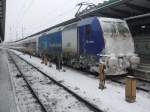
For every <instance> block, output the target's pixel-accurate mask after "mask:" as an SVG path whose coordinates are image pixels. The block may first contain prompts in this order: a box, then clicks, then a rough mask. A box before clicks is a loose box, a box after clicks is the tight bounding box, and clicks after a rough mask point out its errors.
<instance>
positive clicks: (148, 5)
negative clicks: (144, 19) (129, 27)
mask: <svg viewBox="0 0 150 112" xmlns="http://www.w3.org/2000/svg"><path fill="white" fill-rule="evenodd" d="M148 13H150V0H109V1H106V2H104V3H103V4H99V5H97V6H96V7H95V8H93V9H92V8H91V9H88V10H83V11H82V12H80V13H79V16H80V17H85V16H94V15H98V16H107V17H115V18H129V17H134V16H138V15H143V14H148Z"/></svg>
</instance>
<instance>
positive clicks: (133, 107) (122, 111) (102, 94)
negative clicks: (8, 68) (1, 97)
mask: <svg viewBox="0 0 150 112" xmlns="http://www.w3.org/2000/svg"><path fill="white" fill-rule="evenodd" d="M13 52H15V53H16V54H18V55H19V56H20V57H22V58H24V59H25V60H27V61H28V62H30V63H32V64H33V65H34V66H36V67H38V68H39V69H40V70H42V71H44V72H45V73H47V74H48V75H50V76H51V77H53V78H55V79H56V80H57V81H61V82H62V83H63V84H64V85H65V86H67V87H69V88H70V89H71V90H73V91H74V92H76V93H78V94H79V95H80V96H82V97H83V98H85V99H87V100H89V101H90V102H92V103H94V104H95V105H97V106H98V107H99V108H100V109H102V110H104V111H105V112H150V93H145V92H142V91H137V96H136V102H135V103H128V102H126V101H125V87H124V86H123V85H119V84H116V83H112V82H110V81H106V89H104V90H99V89H98V84H99V81H98V79H96V78H92V77H89V76H86V75H83V74H82V73H79V72H76V71H74V70H71V69H68V68H64V69H66V72H63V71H57V70H56V69H55V65H53V66H52V67H51V68H50V67H48V66H46V65H43V64H41V60H40V59H39V58H36V57H32V58H30V56H29V55H27V54H26V55H25V54H23V53H20V52H18V51H13Z"/></svg>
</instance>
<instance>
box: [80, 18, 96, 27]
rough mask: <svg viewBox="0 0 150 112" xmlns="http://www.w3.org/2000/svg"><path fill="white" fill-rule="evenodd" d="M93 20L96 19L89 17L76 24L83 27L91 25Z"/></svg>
mask: <svg viewBox="0 0 150 112" xmlns="http://www.w3.org/2000/svg"><path fill="white" fill-rule="evenodd" d="M95 18H96V17H89V18H85V19H82V20H81V21H79V22H78V25H77V26H84V25H87V24H91V23H92V22H93V20H94V19H95Z"/></svg>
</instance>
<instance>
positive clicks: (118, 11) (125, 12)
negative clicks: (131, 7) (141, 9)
mask: <svg viewBox="0 0 150 112" xmlns="http://www.w3.org/2000/svg"><path fill="white" fill-rule="evenodd" d="M110 9H111V10H112V11H114V12H116V13H119V14H121V15H126V16H130V15H131V13H130V12H128V11H124V10H120V9H116V8H110Z"/></svg>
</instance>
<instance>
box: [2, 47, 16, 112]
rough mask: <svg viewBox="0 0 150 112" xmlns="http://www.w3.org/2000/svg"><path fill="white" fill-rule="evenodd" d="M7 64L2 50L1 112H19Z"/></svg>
mask: <svg viewBox="0 0 150 112" xmlns="http://www.w3.org/2000/svg"><path fill="white" fill-rule="evenodd" d="M7 62H8V60H7V55H6V52H5V51H4V50H3V49H2V48H0V112H17V111H18V110H17V106H16V102H15V97H14V92H13V89H12V84H11V81H10V76H9V70H8V66H7V64H8V63H7Z"/></svg>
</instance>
